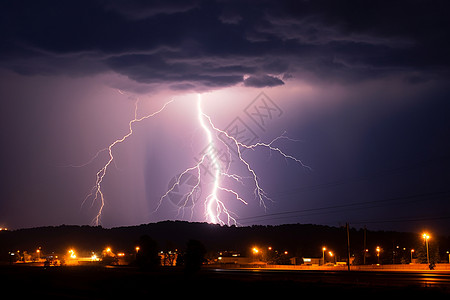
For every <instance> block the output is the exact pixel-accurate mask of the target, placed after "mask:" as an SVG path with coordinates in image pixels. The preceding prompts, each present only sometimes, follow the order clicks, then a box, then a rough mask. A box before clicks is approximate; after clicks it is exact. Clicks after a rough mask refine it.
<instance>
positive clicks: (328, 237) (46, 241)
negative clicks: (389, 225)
mask: <svg viewBox="0 0 450 300" xmlns="http://www.w3.org/2000/svg"><path fill="white" fill-rule="evenodd" d="M366 234H367V244H366V248H367V249H369V250H370V251H372V250H373V249H375V248H376V246H380V247H382V249H384V251H385V257H386V259H387V260H390V261H391V262H392V261H393V259H394V261H395V256H397V259H398V262H400V256H402V255H403V256H405V255H406V254H408V255H409V253H410V252H409V251H410V249H412V248H416V249H417V247H418V246H420V244H421V242H423V241H421V238H420V234H419V233H407V232H394V231H369V230H368V231H367V232H366ZM143 235H148V236H150V237H151V238H152V239H153V240H155V241H156V243H157V245H158V249H160V250H175V249H179V250H183V249H184V248H185V247H186V243H187V241H188V240H190V239H194V240H198V241H201V242H202V243H203V244H204V245H205V247H206V249H207V250H208V252H217V251H237V252H240V253H241V254H242V255H250V254H251V249H252V248H253V247H255V246H257V247H261V248H264V247H269V246H270V247H272V248H273V249H278V250H279V251H283V252H284V251H288V253H289V255H290V256H297V257H321V256H322V247H323V246H326V247H327V249H329V250H332V251H333V252H334V253H335V254H336V255H337V256H338V259H339V258H345V257H346V251H347V244H346V241H347V240H346V230H345V229H344V228H339V227H330V226H323V225H312V224H286V225H277V226H261V225H254V226H247V227H236V226H220V225H214V224H208V223H191V222H185V221H163V222H158V223H149V224H143V225H138V226H128V227H116V228H110V229H107V228H102V227H100V226H76V225H61V226H47V227H38V228H29V229H19V230H13V231H2V232H0V260H3V261H7V260H8V259H9V258H8V257H7V255H8V253H9V252H10V251H17V250H21V251H23V250H26V251H35V250H36V249H37V248H38V247H41V249H42V251H43V252H44V253H51V252H55V253H65V252H67V249H69V248H71V247H75V248H77V249H82V250H84V251H98V250H101V249H104V248H105V247H106V246H109V247H112V248H113V249H117V250H118V251H119V250H120V251H124V252H127V251H128V252H132V251H134V248H135V247H136V245H137V243H138V240H139V238H140V237H141V236H143ZM430 243H431V242H430ZM433 243H435V244H439V246H440V249H441V252H442V254H441V256H442V259H444V258H445V250H448V249H450V247H449V246H450V240H449V238H448V237H433ZM350 245H351V254H352V255H354V256H356V257H357V256H359V255H360V254H361V253H363V249H364V232H363V230H362V229H354V228H351V229H350ZM397 246H398V247H397ZM403 249H404V250H403ZM402 250H403V252H404V253H403V254H402ZM388 253H390V254H388ZM393 256H394V257H393Z"/></svg>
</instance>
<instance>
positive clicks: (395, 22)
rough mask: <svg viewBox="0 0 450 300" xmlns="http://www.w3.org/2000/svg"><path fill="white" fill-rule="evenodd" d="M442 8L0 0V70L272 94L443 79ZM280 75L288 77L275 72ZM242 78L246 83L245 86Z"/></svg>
mask: <svg viewBox="0 0 450 300" xmlns="http://www.w3.org/2000/svg"><path fill="white" fill-rule="evenodd" d="M448 6H449V5H448V4H447V2H445V1H433V2H424V1H397V2H392V1H373V2H370V1H260V2H258V3H255V2H252V1H215V2H212V1H170V2H168V1H137V0H136V1H102V0H99V1H3V2H2V3H1V4H0V10H1V12H0V14H1V16H0V17H1V21H0V22H1V24H0V28H1V29H0V38H1V40H2V43H1V44H2V46H0V53H1V59H0V64H1V66H3V67H4V68H7V69H11V70H14V71H16V72H19V73H21V74H30V75H32V74H64V73H66V74H70V75H84V74H96V73H102V72H108V71H113V72H116V73H118V74H121V75H125V76H127V77H128V78H129V79H131V80H132V81H136V82H138V83H141V84H142V83H144V84H167V85H168V86H169V87H171V88H173V89H177V90H179V89H192V88H194V89H209V88H216V87H226V86H232V85H236V84H238V83H244V85H246V86H256V87H264V86H275V85H280V84H283V83H284V82H283V80H282V79H279V78H287V76H292V75H291V74H297V75H300V76H301V77H302V78H312V79H319V80H323V79H325V80H334V81H355V80H364V79H366V78H373V77H379V76H385V75H389V74H400V75H401V76H404V77H405V79H407V80H409V81H411V80H412V81H414V82H420V81H423V80H429V78H433V74H439V76H442V75H447V73H448V67H449V66H450V59H449V57H448V53H449V52H450V46H449V43H448V40H449V36H448V28H449V25H450V24H449V23H450V21H449V18H447V15H446V12H447V11H448ZM286 74H289V75H286ZM244 78H247V79H246V80H245V81H244Z"/></svg>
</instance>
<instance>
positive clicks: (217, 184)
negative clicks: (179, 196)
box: [155, 94, 310, 225]
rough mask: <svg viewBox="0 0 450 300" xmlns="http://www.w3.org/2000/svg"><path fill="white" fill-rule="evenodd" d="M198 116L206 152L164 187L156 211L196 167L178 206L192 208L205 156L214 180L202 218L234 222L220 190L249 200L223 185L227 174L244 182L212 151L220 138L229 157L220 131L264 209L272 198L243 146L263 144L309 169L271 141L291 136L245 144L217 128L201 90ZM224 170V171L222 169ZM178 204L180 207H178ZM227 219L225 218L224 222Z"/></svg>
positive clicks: (198, 100)
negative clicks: (191, 183) (195, 175)
mask: <svg viewBox="0 0 450 300" xmlns="http://www.w3.org/2000/svg"><path fill="white" fill-rule="evenodd" d="M197 118H198V122H199V125H200V127H201V128H202V130H203V131H204V134H205V137H206V142H207V144H208V147H207V149H206V151H205V153H204V154H203V155H202V156H201V158H200V159H199V160H198V162H197V163H196V164H195V165H193V166H191V167H189V168H186V169H185V170H184V171H183V172H182V173H181V174H180V175H179V176H178V177H177V178H176V180H175V183H174V184H173V185H172V186H171V187H170V188H169V189H168V190H167V192H166V193H165V194H164V195H163V196H162V197H161V198H160V200H159V202H158V205H157V207H156V210H155V211H157V210H158V209H159V207H160V205H161V204H162V202H163V200H164V198H166V197H167V196H168V195H169V193H171V192H172V191H173V190H174V189H175V188H176V187H177V186H178V185H180V180H181V178H182V177H183V175H185V174H187V173H188V172H190V171H196V172H197V182H196V184H195V185H194V186H193V187H192V188H191V189H190V190H189V191H188V193H187V194H186V197H185V202H184V205H181V207H186V205H187V204H188V203H190V202H192V204H193V205H192V208H191V212H192V213H193V210H194V206H195V201H194V194H195V192H196V190H197V189H198V188H199V185H200V183H201V181H202V172H201V170H200V167H201V166H202V164H204V163H205V161H206V159H208V160H209V161H210V162H211V165H212V169H213V183H212V187H211V190H210V193H209V194H208V196H206V198H205V201H204V207H205V213H204V214H205V218H206V220H207V221H208V222H210V223H218V224H221V225H223V224H227V225H230V224H234V225H237V221H236V218H235V217H234V216H235V215H236V214H235V213H233V212H232V211H231V210H230V209H229V208H227V206H226V204H225V202H224V201H222V200H221V199H220V197H219V192H225V193H229V194H231V195H233V196H234V197H235V199H236V200H238V201H240V202H242V203H243V204H245V205H247V204H248V203H247V202H246V201H245V200H244V199H243V198H242V197H241V196H240V195H239V193H238V192H237V191H235V190H233V189H230V188H227V187H224V186H222V178H224V177H226V178H229V179H233V180H235V181H237V182H240V183H242V184H243V181H242V179H243V177H242V176H239V175H237V174H230V173H229V169H230V165H229V164H228V165H227V166H222V164H221V163H220V161H219V159H218V157H217V155H216V153H215V152H214V149H216V145H215V144H216V140H220V141H221V142H222V143H223V144H224V145H225V146H226V148H227V149H228V155H229V157H231V153H230V148H229V146H228V145H227V144H226V143H225V142H224V141H223V140H221V139H218V138H217V137H218V136H219V135H222V136H225V137H226V138H227V139H228V140H230V141H231V142H232V145H234V147H235V148H236V150H237V154H238V158H239V161H240V162H241V163H242V164H243V165H244V166H245V167H246V169H247V171H248V172H249V174H250V178H251V179H252V181H253V185H254V186H255V188H254V194H255V198H256V199H258V200H259V203H260V205H261V206H263V207H264V209H266V208H267V206H266V202H267V201H273V200H272V199H271V198H270V197H269V196H268V195H267V193H266V192H265V191H264V189H263V188H262V187H261V184H260V182H259V178H258V176H257V174H256V171H255V170H254V168H253V167H252V166H251V164H250V163H249V162H248V161H247V160H246V159H245V158H244V157H243V155H242V151H243V150H244V149H252V150H253V149H255V148H258V147H264V148H267V149H269V150H270V153H272V152H275V153H278V154H279V155H281V156H282V157H284V158H285V159H286V160H292V161H295V162H296V163H298V164H300V165H301V166H302V167H304V168H307V169H310V168H309V167H308V166H306V165H305V164H303V162H302V161H301V160H299V159H297V158H295V157H294V156H292V155H289V154H287V153H285V152H284V151H283V150H281V149H280V148H279V147H275V146H274V143H275V142H276V141H278V140H280V139H287V140H290V141H295V140H293V139H290V138H289V137H287V136H286V135H285V133H283V134H282V135H281V136H278V137H276V138H275V139H273V140H272V141H271V142H270V143H263V142H258V143H255V144H251V145H247V144H244V143H242V142H239V141H238V140H237V139H236V138H235V137H233V136H231V135H229V134H228V133H227V132H226V131H224V130H221V129H219V128H218V127H216V126H215V125H214V123H213V121H212V119H211V117H210V116H209V115H207V114H206V113H204V112H203V109H202V97H201V95H200V94H198V95H197ZM222 170H224V171H222ZM181 207H180V209H181ZM225 219H226V222H225Z"/></svg>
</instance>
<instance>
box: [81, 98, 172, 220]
mask: <svg viewBox="0 0 450 300" xmlns="http://www.w3.org/2000/svg"><path fill="white" fill-rule="evenodd" d="M119 93H120V94H122V95H123V92H122V91H120V90H119ZM173 101H174V100H170V101H168V102H166V103H164V105H163V106H162V107H161V108H160V109H159V110H157V111H155V112H153V113H151V114H148V115H145V116H143V117H140V118H138V103H139V98H137V100H136V101H135V103H134V118H133V119H132V120H131V121H130V122H129V123H128V133H127V134H125V135H124V136H122V137H121V138H119V139H117V140H115V141H114V142H112V143H111V144H110V145H109V146H108V147H106V148H103V149H101V150H99V151H98V152H97V153H96V154H95V155H94V156H93V157H92V158H91V159H90V160H89V161H88V162H87V163H85V164H83V165H80V167H82V166H85V165H87V164H89V163H91V162H92V161H94V160H95V159H96V158H97V157H98V156H99V154H100V153H102V152H104V151H107V152H108V156H109V158H108V161H107V162H106V163H105V165H103V167H102V168H101V169H100V170H98V172H97V174H96V180H95V184H94V186H93V187H92V189H91V191H90V192H89V194H88V195H87V196H86V197H85V198H84V201H83V203H82V204H81V205H82V206H83V205H84V203H85V202H86V201H87V200H88V199H90V198H91V199H92V206H93V205H94V204H95V203H96V202H97V200H99V201H100V208H99V209H98V212H97V214H96V216H95V218H94V220H93V221H92V223H93V224H94V225H96V226H97V225H99V224H100V221H101V216H102V213H103V208H104V207H105V195H104V193H103V191H102V183H103V179H104V178H105V175H106V172H107V170H108V167H109V166H110V165H111V163H112V162H113V161H114V155H113V148H114V147H115V146H116V145H118V144H120V143H123V142H124V141H125V140H126V139H127V138H129V137H130V136H131V135H132V134H133V125H134V124H135V123H139V122H142V121H144V120H146V119H149V118H151V117H154V116H156V115H157V114H159V113H161V112H162V111H163V110H164V109H165V108H166V107H167V105H169V104H170V103H172V102H173Z"/></svg>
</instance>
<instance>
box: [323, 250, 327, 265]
mask: <svg viewBox="0 0 450 300" xmlns="http://www.w3.org/2000/svg"><path fill="white" fill-rule="evenodd" d="M326 250H327V248H326V247H323V248H322V266H323V265H324V264H325V251H326Z"/></svg>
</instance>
